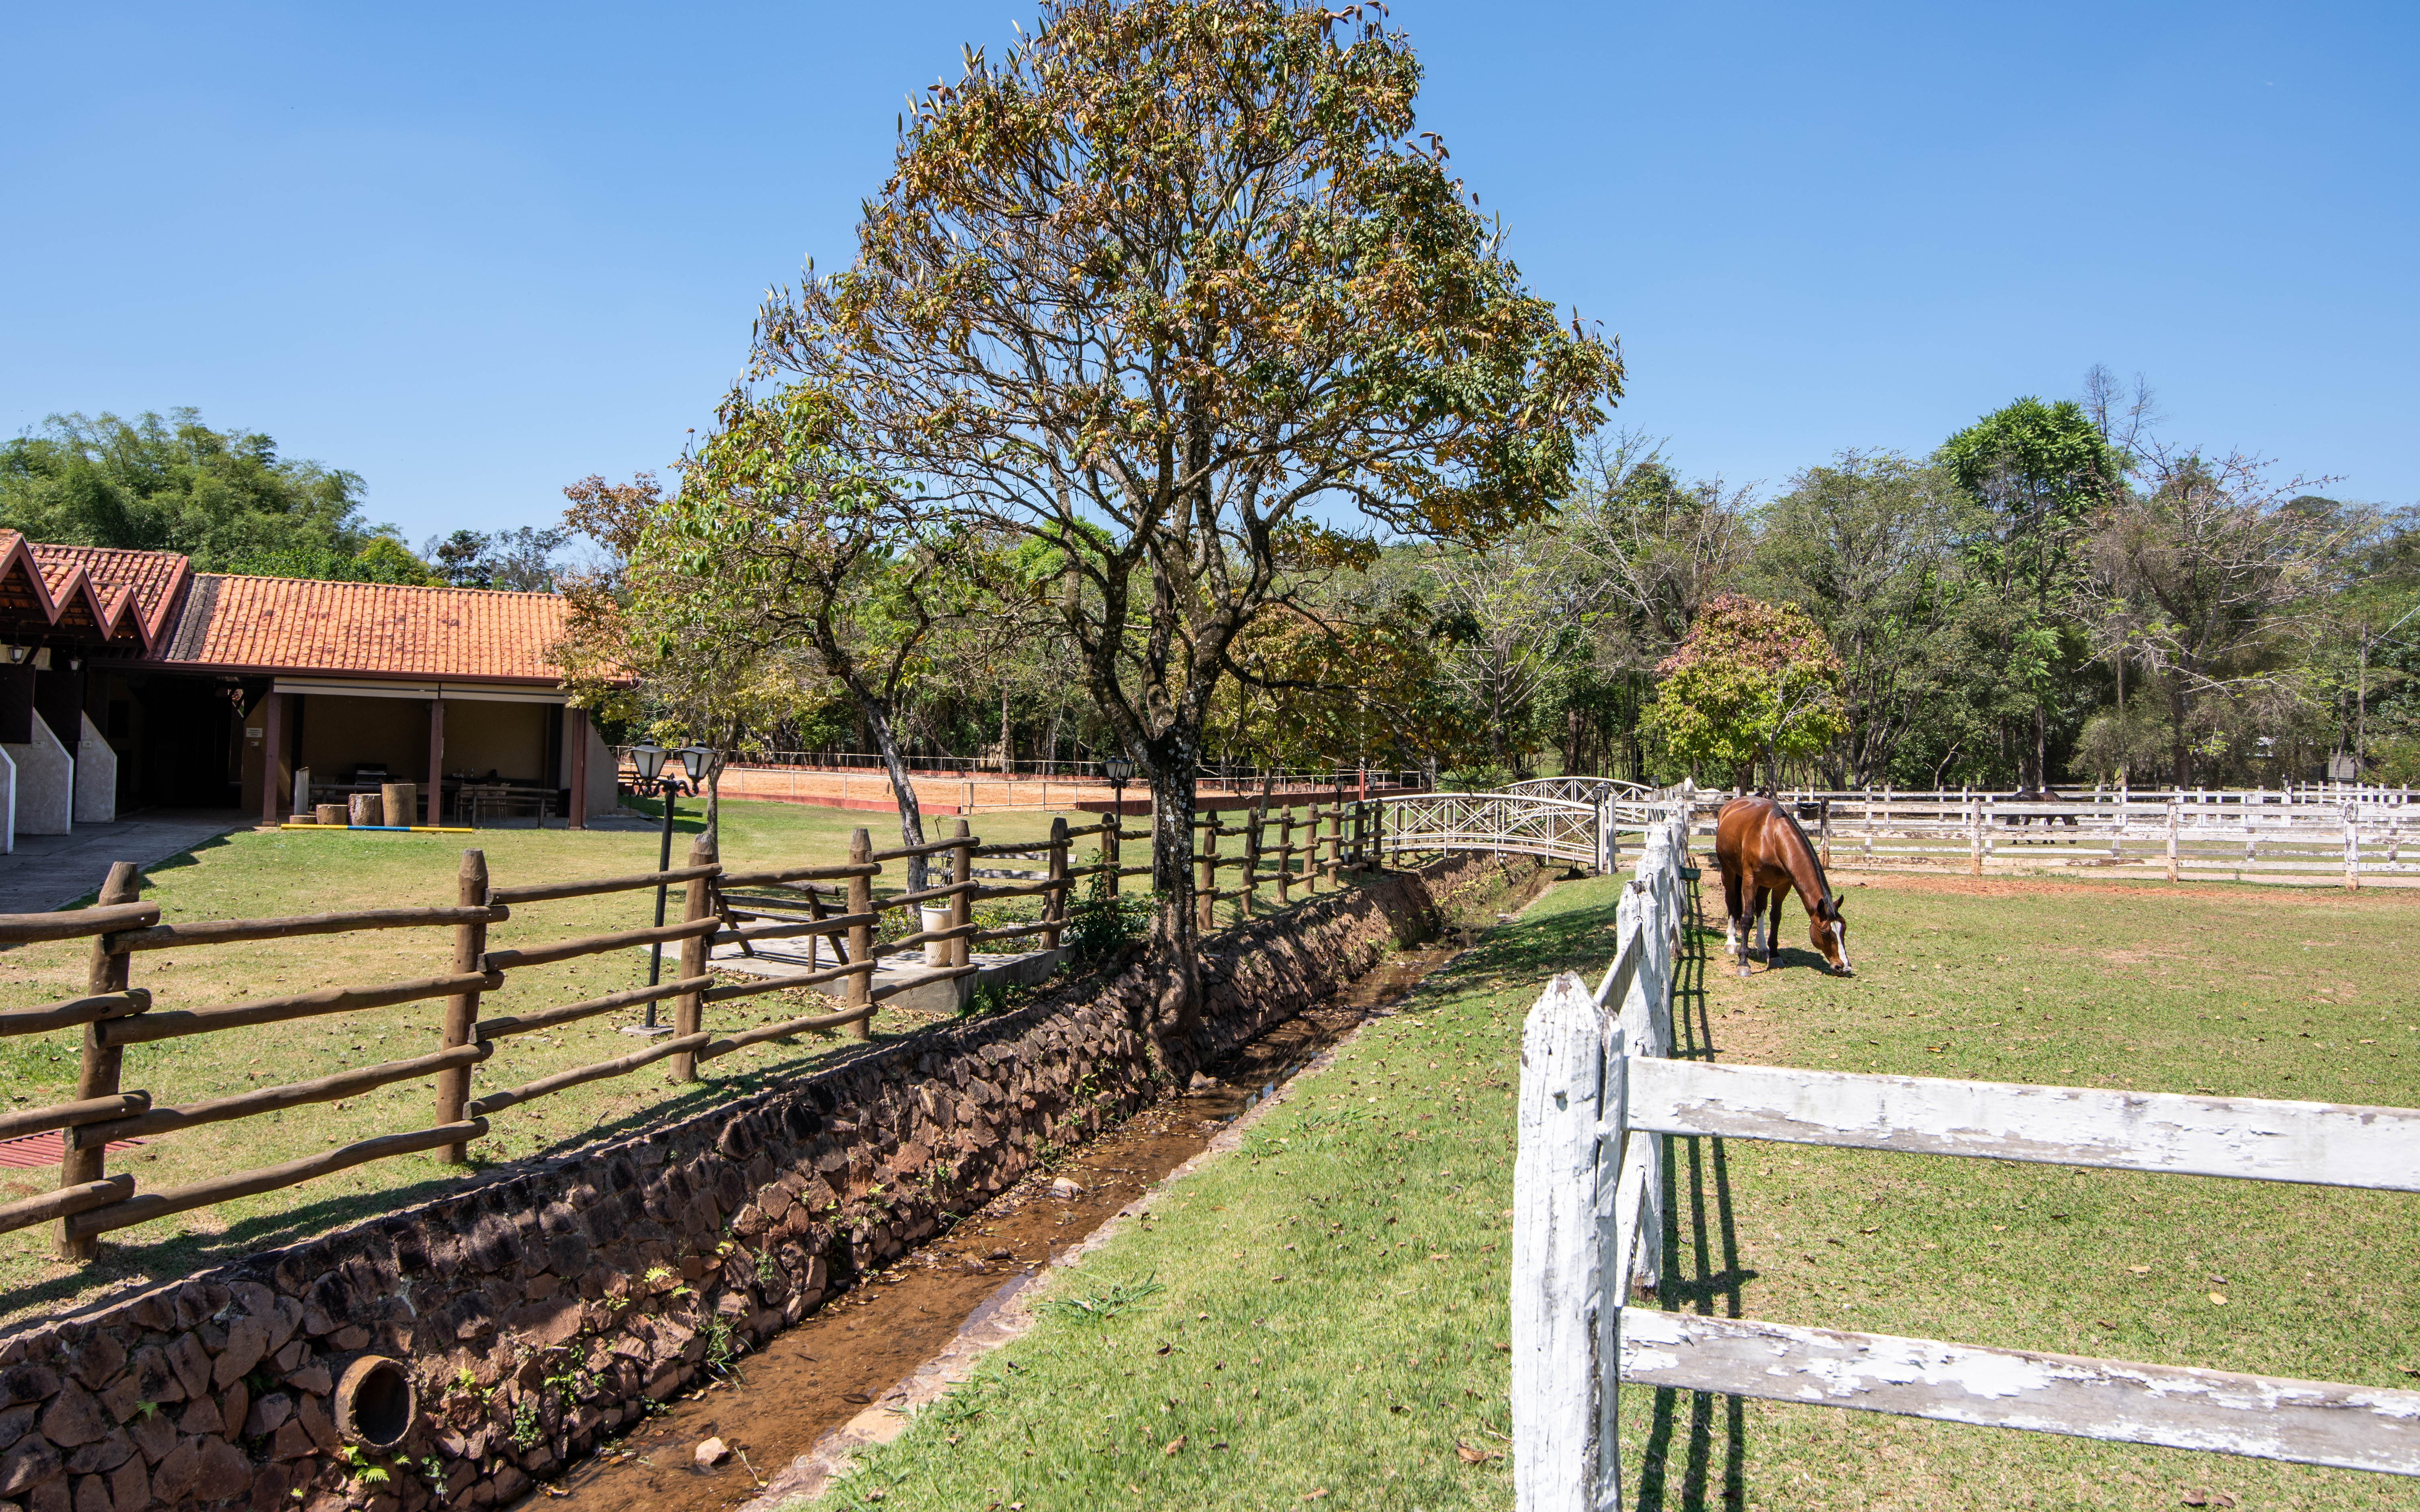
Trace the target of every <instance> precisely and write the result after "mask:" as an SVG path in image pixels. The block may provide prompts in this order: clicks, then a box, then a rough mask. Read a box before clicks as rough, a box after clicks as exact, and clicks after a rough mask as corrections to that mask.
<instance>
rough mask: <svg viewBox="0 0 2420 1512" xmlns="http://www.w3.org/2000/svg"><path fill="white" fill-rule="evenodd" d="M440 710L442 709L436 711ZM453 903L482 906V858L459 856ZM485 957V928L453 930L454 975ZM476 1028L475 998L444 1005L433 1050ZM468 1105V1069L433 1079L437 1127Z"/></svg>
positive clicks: (456, 1153) (451, 1149) (460, 1151)
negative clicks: (442, 1019) (443, 1020)
mask: <svg viewBox="0 0 2420 1512" xmlns="http://www.w3.org/2000/svg"><path fill="white" fill-rule="evenodd" d="M441 706H442V705H441ZM454 881H455V892H454V901H455V902H456V903H460V904H461V905H462V906H463V907H465V908H485V907H486V906H487V905H488V853H487V852H485V851H464V852H463V853H462V867H461V870H460V871H458V872H456V873H455V874H454ZM487 953H488V926H487V925H486V924H483V923H482V924H457V925H455V926H454V969H455V970H456V971H458V972H465V971H477V970H479V969H480V958H481V957H482V956H484V955H486V954H487ZM478 1026H479V995H478V994H477V993H464V994H462V995H459V996H456V997H449V998H447V999H445V1027H444V1030H443V1032H442V1035H441V1036H440V1038H439V1040H438V1042H437V1048H439V1049H440V1050H451V1049H453V1048H454V1047H455V1046H457V1045H465V1044H469V1043H470V1042H471V1037H472V1035H473V1034H474V1033H476V1032H477V1030H478ZM470 1101H471V1068H470V1067H468V1066H453V1067H448V1068H447V1069H446V1070H444V1071H441V1072H438V1073H437V1120H436V1121H437V1122H438V1123H440V1124H448V1123H458V1122H460V1121H461V1119H462V1109H463V1107H464V1106H465V1105H466V1104H468V1103H470ZM437 1158H438V1159H440V1160H442V1161H444V1162H446V1163H447V1164H448V1165H467V1164H469V1162H470V1158H471V1157H470V1147H469V1146H467V1145H447V1146H446V1147H445V1148H444V1149H442V1150H441V1151H439V1153H438V1157H437Z"/></svg>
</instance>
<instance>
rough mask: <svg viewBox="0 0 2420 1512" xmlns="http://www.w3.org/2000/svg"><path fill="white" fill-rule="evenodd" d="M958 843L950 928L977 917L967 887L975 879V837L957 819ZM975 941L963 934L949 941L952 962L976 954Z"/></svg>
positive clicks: (955, 833) (953, 836)
mask: <svg viewBox="0 0 2420 1512" xmlns="http://www.w3.org/2000/svg"><path fill="white" fill-rule="evenodd" d="M950 838H951V839H952V840H954V841H957V843H956V844H954V845H953V846H951V847H950V881H951V883H952V884H953V885H954V886H955V887H957V888H958V890H957V891H956V892H954V893H952V894H950V928H952V929H964V928H965V927H966V926H967V925H968V924H969V923H970V922H971V921H972V920H973V918H974V913H975V901H974V897H973V895H972V894H971V893H970V892H968V891H967V890H966V884H968V883H970V882H972V881H973V880H974V879H975V838H974V835H973V832H972V831H970V830H969V829H968V827H967V822H966V821H965V820H963V819H961V820H958V821H957V822H956V824H955V825H953V826H952V828H951V830H950ZM974 943H975V942H974V941H972V940H970V939H968V938H967V937H966V936H965V935H963V934H961V935H959V936H958V937H957V938H956V939H954V940H952V941H951V942H950V964H952V965H954V966H962V965H965V964H967V957H969V956H970V955H972V954H973V953H974Z"/></svg>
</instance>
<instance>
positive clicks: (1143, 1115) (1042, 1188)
mask: <svg viewBox="0 0 2420 1512" xmlns="http://www.w3.org/2000/svg"><path fill="white" fill-rule="evenodd" d="M1523 901H1525V899H1523V898H1518V897H1516V898H1513V899H1512V900H1509V902H1508V905H1509V906H1515V907H1517V906H1518V905H1519V903H1521V902H1523ZM1473 937H1474V935H1473V933H1470V932H1466V931H1465V932H1456V933H1450V934H1449V935H1448V936H1446V937H1444V938H1442V939H1439V940H1437V941H1435V942H1433V943H1431V944H1430V945H1427V946H1424V947H1422V948H1420V949H1409V950H1404V951H1400V952H1398V953H1396V954H1394V955H1391V956H1388V958H1387V959H1386V960H1385V961H1384V962H1382V963H1381V964H1379V965H1377V966H1376V967H1374V968H1373V969H1372V970H1371V971H1369V972H1367V973H1365V974H1364V975H1363V976H1362V977H1361V978H1360V979H1359V980H1356V981H1354V982H1352V983H1351V984H1349V985H1348V986H1346V987H1344V988H1342V990H1340V991H1339V992H1337V993H1336V994H1334V995H1331V996H1330V997H1328V998H1327V999H1326V1000H1325V1001H1324V1002H1322V1003H1320V1004H1319V1005H1318V1006H1317V1007H1315V1008H1311V1009H1308V1010H1306V1011H1303V1012H1302V1013H1300V1014H1297V1015H1296V1016H1295V1017H1294V1018H1291V1019H1288V1020H1286V1021H1285V1022H1284V1023H1282V1024H1280V1025H1278V1026H1275V1027H1273V1028H1271V1029H1269V1030H1268V1031H1267V1032H1266V1033H1264V1034H1263V1035H1262V1036H1261V1037H1260V1038H1258V1039H1256V1040H1253V1041H1250V1042H1249V1043H1248V1044H1246V1045H1244V1046H1243V1047H1242V1048H1241V1049H1239V1050H1237V1051H1236V1052H1235V1053H1234V1054H1233V1055H1232V1056H1230V1057H1227V1058H1226V1059H1224V1060H1222V1061H1221V1062H1219V1063H1218V1065H1217V1066H1214V1067H1212V1068H1210V1069H1209V1072H1208V1073H1207V1079H1206V1080H1197V1081H1196V1083H1195V1088H1194V1090H1192V1091H1190V1092H1188V1093H1187V1094H1186V1095H1184V1096H1182V1097H1177V1098H1171V1099H1170V1100H1168V1101H1167V1102H1164V1103H1156V1104H1154V1105H1153V1106H1151V1107H1148V1108H1145V1109H1143V1110H1142V1111H1141V1112H1140V1113H1138V1114H1136V1115H1135V1116H1134V1117H1133V1118H1131V1119H1127V1120H1126V1121H1125V1123H1123V1124H1121V1125H1119V1126H1118V1127H1117V1128H1116V1129H1114V1130H1112V1131H1110V1132H1109V1133H1108V1134H1104V1135H1102V1136H1101V1137H1100V1138H1098V1139H1095V1140H1094V1141H1093V1142H1092V1143H1090V1144H1088V1145H1086V1146H1084V1147H1083V1148H1082V1149H1078V1150H1077V1151H1076V1152H1074V1153H1073V1154H1071V1155H1070V1156H1069V1157H1068V1158H1067V1159H1066V1160H1064V1161H1063V1162H1061V1163H1060V1164H1059V1165H1057V1166H1055V1167H1054V1168H1053V1169H1051V1170H1049V1171H1047V1172H1039V1173H1036V1174H1033V1175H1031V1176H1029V1177H1027V1178H1026V1179H1025V1180H1023V1181H1020V1182H1019V1183H1018V1184H1017V1185H1016V1186H1015V1187H1012V1188H1011V1189H1009V1190H1008V1191H1007V1192H1004V1193H1002V1194H1001V1196H998V1197H995V1198H993V1199H992V1201H991V1202H990V1203H988V1204H987V1205H985V1207H983V1208H981V1209H979V1210H977V1211H975V1212H974V1213H972V1214H970V1216H968V1217H967V1218H965V1219H963V1220H961V1221H960V1222H959V1223H958V1224H957V1225H955V1226H954V1227H952V1228H951V1229H950V1230H949V1231H948V1232H947V1233H945V1234H942V1235H939V1236H938V1237H936V1238H935V1239H933V1240H931V1241H929V1242H926V1243H925V1244H924V1245H923V1246H922V1247H921V1248H919V1249H917V1250H915V1251H914V1252H912V1253H910V1254H908V1255H907V1256H905V1257H902V1258H901V1259H900V1260H898V1261H897V1262H896V1263H894V1264H892V1266H890V1267H888V1268H887V1269H885V1270H882V1271H879V1272H876V1273H873V1274H872V1275H870V1276H868V1277H866V1278H865V1279H864V1280H863V1282H862V1283H861V1284H860V1285H858V1286H856V1287H854V1288H850V1289H849V1290H848V1291H845V1292H844V1293H842V1294H841V1295H839V1296H838V1297H835V1298H833V1299H832V1300H831V1301H830V1302H828V1303H826V1304H824V1305H823V1307H822V1308H821V1309H819V1310H818V1311H817V1312H816V1313H815V1314H814V1316H812V1317H810V1318H808V1319H805V1320H803V1321H801V1322H800V1323H799V1324H798V1325H797V1326H795V1327H793V1328H790V1329H786V1330H784V1331H783V1333H782V1334H781V1335H779V1336H777V1337H776V1338H774V1340H773V1341H772V1342H771V1343H769V1344H768V1345H767V1346H766V1347H765V1348H764V1349H762V1350H758V1351H757V1352H756V1353H754V1354H752V1355H749V1356H747V1357H746V1358H745V1359H744V1360H742V1361H741V1362H740V1363H739V1365H738V1366H737V1370H736V1371H735V1372H734V1374H733V1375H732V1376H731V1377H730V1378H727V1379H725V1380H723V1381H717V1382H715V1383H714V1384H712V1385H710V1386H708V1387H707V1388H706V1389H705V1390H703V1391H701V1392H698V1393H695V1394H694V1395H691V1396H686V1397H683V1398H681V1399H679V1400H677V1401H675V1402H674V1403H673V1404H672V1406H671V1410H670V1411H669V1412H665V1413H664V1414H663V1415H661V1416H659V1417H655V1418H650V1419H648V1420H646V1421H645V1422H644V1423H643V1424H641V1425H640V1426H639V1427H634V1428H632V1429H631V1430H630V1431H629V1432H628V1434H626V1435H624V1436H623V1437H622V1438H621V1439H619V1440H618V1441H616V1442H615V1443H613V1444H612V1445H610V1446H608V1447H607V1448H606V1449H605V1450H604V1452H603V1453H601V1454H600V1455H599V1456H598V1457H597V1458H595V1459H592V1460H590V1461H589V1462H587V1463H586V1464H583V1465H582V1466H579V1467H577V1468H575V1469H573V1470H571V1471H570V1472H568V1473H566V1474H565V1475H564V1477H563V1478H562V1479H561V1480H560V1481H558V1482H556V1483H554V1484H552V1485H546V1486H541V1487H539V1488H538V1489H536V1490H535V1491H534V1492H533V1493H532V1494H531V1495H530V1497H528V1498H527V1499H525V1500H524V1501H523V1502H522V1503H521V1506H522V1507H524V1508H535V1507H537V1506H545V1507H547V1508H548V1509H549V1512H639V1509H643V1508H644V1509H645V1512H724V1509H726V1508H731V1507H736V1506H738V1505H740V1504H743V1503H745V1502H747V1501H749V1500H751V1499H752V1498H753V1497H754V1496H755V1494H756V1492H757V1489H758V1488H759V1487H760V1486H761V1485H762V1484H763V1483H764V1482H765V1481H768V1480H769V1479H771V1478H772V1477H773V1476H774V1475H775V1474H776V1473H780V1472H781V1471H783V1470H784V1469H786V1468H788V1466H789V1464H790V1461H791V1460H792V1459H793V1458H796V1457H797V1456H799V1455H801V1454H804V1453H806V1452H807V1451H808V1450H809V1449H810V1448H812V1447H814V1443H815V1441H816V1440H817V1439H819V1438H821V1437H822V1436H823V1434H824V1433H825V1431H826V1430H827V1429H830V1428H832V1427H838V1426H839V1425H841V1424H843V1423H845V1422H847V1421H848V1420H849V1419H851V1418H853V1417H855V1416H856V1415H857V1414H858V1413H860V1412H862V1411H864V1410H865V1408H866V1407H867V1406H869V1405H870V1404H872V1403H874V1402H875V1401H876V1400H878V1399H880V1398H881V1397H882V1396H884V1395H885V1394H887V1393H889V1392H891V1391H892V1388H893V1387H894V1386H896V1385H897V1384H898V1383H899V1382H900V1381H904V1380H905V1379H906V1378H907V1376H908V1375H910V1374H911V1373H912V1372H914V1370H915V1369H916V1367H917V1366H918V1365H923V1363H924V1362H925V1361H926V1360H929V1359H931V1358H932V1357H933V1356H934V1355H936V1354H938V1353H939V1352H940V1351H941V1350H943V1349H944V1348H946V1347H947V1346H948V1345H949V1343H950V1341H951V1340H952V1339H954V1338H955V1337H956V1336H957V1334H958V1330H959V1328H960V1327H961V1326H962V1325H963V1324H964V1323H965V1322H966V1321H967V1320H968V1319H969V1318H970V1316H971V1315H972V1314H973V1313H974V1312H975V1310H976V1309H977V1308H979V1307H981V1306H982V1305H983V1304H984V1303H985V1300H986V1299H988V1298H990V1297H991V1296H993V1295H994V1294H995V1293H997V1292H999V1291H1000V1289H1001V1287H1002V1286H1004V1285H1005V1284H1006V1283H1007V1282H1008V1281H1009V1280H1010V1279H1011V1278H1014V1277H1016V1276H1018V1275H1020V1274H1032V1273H1035V1272H1037V1271H1039V1270H1040V1269H1041V1268H1042V1267H1043V1266H1044V1265H1045V1264H1046V1263H1047V1262H1048V1260H1049V1259H1050V1257H1051V1256H1053V1255H1054V1254H1056V1253H1058V1252H1059V1251H1061V1250H1063V1249H1064V1248H1066V1247H1067V1246H1068V1245H1071V1244H1073V1243H1075V1242H1078V1241H1079V1240H1081V1239H1083V1238H1084V1237H1085V1236H1087V1235H1089V1234H1090V1233H1092V1232H1093V1230H1094V1229H1095V1228H1098V1227H1100V1226H1101V1225H1102V1224H1104V1223H1106V1222H1107V1221H1108V1220H1109V1218H1110V1217H1111V1216H1112V1215H1113V1214H1115V1213H1116V1212H1117V1211H1119V1210H1120V1209H1122V1208H1124V1207H1125V1205H1126V1204H1127V1203H1129V1202H1131V1201H1133V1200H1134V1199H1135V1198H1136V1197H1138V1196H1141V1195H1142V1194H1143V1193H1144V1192H1146V1191H1148V1190H1149V1189H1150V1188H1151V1187H1152V1186H1153V1184H1154V1183H1156V1182H1157V1181H1158V1180H1160V1179H1161V1178H1163V1177H1165V1176H1166V1175H1168V1173H1169V1172H1171V1171H1172V1170H1174V1169H1175V1168H1176V1167H1177V1166H1179V1165H1183V1164H1185V1162H1186V1161H1187V1160H1189V1159H1191V1158H1192V1157H1193V1156H1194V1155H1196V1154H1198V1153H1200V1152H1201V1151H1202V1149H1203V1148H1204V1147H1206V1146H1207V1145H1208V1144H1209V1143H1210V1140H1211V1137H1212V1136H1213V1135H1215V1134H1217V1133H1218V1130H1219V1129H1220V1128H1221V1127H1223V1126H1224V1125H1225V1124H1226V1123H1227V1122H1228V1121H1229V1120H1231V1119H1234V1118H1235V1117H1236V1116H1237V1115H1239V1114H1241V1113H1243V1112H1244V1111H1245V1110H1247V1109H1248V1108H1249V1107H1250V1106H1251V1105H1252V1104H1253V1103H1257V1102H1259V1101H1260V1100H1261V1099H1262V1098H1263V1097H1265V1096H1267V1095H1268V1094H1269V1093H1271V1092H1273V1091H1275V1090H1276V1089H1277V1088H1279V1087H1280V1086H1281V1085H1282V1084H1283V1083H1284V1082H1285V1081H1286V1080H1287V1079H1288V1078H1290V1077H1291V1076H1293V1075H1294V1073H1295V1072H1297V1071H1299V1070H1301V1069H1302V1068H1303V1067H1304V1066H1305V1065H1308V1064H1309V1063H1310V1062H1311V1058H1312V1057H1315V1056H1317V1055H1318V1054H1319V1052H1320V1051H1322V1050H1324V1049H1326V1047H1327V1046H1329V1045H1331V1044H1334V1043H1335V1042H1337V1041H1339V1040H1342V1039H1343V1038H1344V1037H1345V1036H1346V1035H1347V1034H1349V1033H1351V1032H1352V1031H1353V1029H1354V1028H1355V1027H1357V1026H1358V1025H1360V1023H1361V1022H1362V1021H1363V1020H1364V1019H1366V1018H1368V1017H1370V1016H1371V1015H1372V1014H1373V1013H1374V1012H1376V1011H1381V1010H1383V1009H1386V1008H1388V1007H1391V1006H1393V1005H1395V1004H1396V1003H1398V1002H1400V1001H1401V1000H1402V999H1403V998H1404V996H1405V995H1407V994H1409V993H1410V991H1411V990H1412V988H1413V987H1415V986H1416V985H1418V984H1419V981H1420V980H1422V979H1423V978H1425V977H1427V976H1428V975H1429V974H1431V973H1432V972H1434V971H1435V970H1437V969H1438V968H1439V967H1440V966H1443V965H1444V964H1446V963H1448V962H1450V961H1451V960H1452V959H1453V958H1454V957H1455V956H1457V955H1459V954H1461V953H1462V951H1463V950H1464V949H1466V948H1467V947H1468V945H1469V943H1470V941H1471V939H1472V938H1473ZM708 1439H721V1441H722V1443H724V1445H726V1446H727V1447H728V1449H729V1450H730V1455H729V1458H727V1459H725V1460H724V1461H723V1462H722V1463H721V1464H720V1465H716V1466H711V1467H708V1466H702V1465H700V1464H698V1463H697V1460H696V1457H695V1452H694V1451H695V1449H696V1446H697V1445H698V1444H700V1443H704V1442H705V1441H706V1440H708Z"/></svg>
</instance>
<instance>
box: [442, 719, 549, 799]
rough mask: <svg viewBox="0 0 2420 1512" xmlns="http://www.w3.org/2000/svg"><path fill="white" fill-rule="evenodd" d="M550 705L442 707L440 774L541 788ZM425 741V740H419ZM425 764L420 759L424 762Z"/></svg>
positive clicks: (545, 776) (543, 778)
mask: <svg viewBox="0 0 2420 1512" xmlns="http://www.w3.org/2000/svg"><path fill="white" fill-rule="evenodd" d="M551 712H552V705H551V704H545V703H491V702H487V701H486V700H484V699H465V700H462V701H459V702H449V703H447V704H446V705H445V770H446V772H447V774H448V775H449V776H450V775H452V774H454V773H458V772H469V773H470V774H471V775H472V776H473V777H474V778H485V777H486V776H487V775H488V774H489V772H494V773H495V774H496V776H497V779H499V780H503V781H514V782H546V781H548V774H547V770H546V726H547V716H548V715H549V714H550V713H551ZM424 738H425V734H424ZM424 759H425V758H424Z"/></svg>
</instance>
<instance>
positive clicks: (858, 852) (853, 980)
mask: <svg viewBox="0 0 2420 1512" xmlns="http://www.w3.org/2000/svg"><path fill="white" fill-rule="evenodd" d="M848 864H849V865H851V866H871V865H873V864H874V839H873V837H872V836H870V835H868V834H867V833H866V832H865V831H864V830H862V829H856V830H851V831H850V832H849V837H848ZM848 912H849V915H850V916H851V917H852V918H864V917H865V916H866V915H867V914H870V913H872V912H874V877H873V875H872V874H871V873H869V872H861V873H859V874H858V875H856V876H853V877H850V878H849V879H848ZM848 964H850V965H853V966H855V967H857V969H856V970H855V971H852V972H850V973H849V974H848V984H847V985H846V986H845V987H843V988H842V989H841V1006H842V1007H843V1008H862V1007H864V1006H865V1005H866V1004H868V1003H870V1002H872V1001H873V1000H874V926H873V925H871V924H851V925H850V926H849V927H848ZM848 1032H849V1036H850V1038H852V1039H857V1040H871V1039H873V1038H874V1017H873V1015H872V1014H868V1015H866V1016H865V1017H864V1018H861V1019H859V1020H858V1021H857V1022H856V1023H854V1024H851V1025H850V1026H848Z"/></svg>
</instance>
